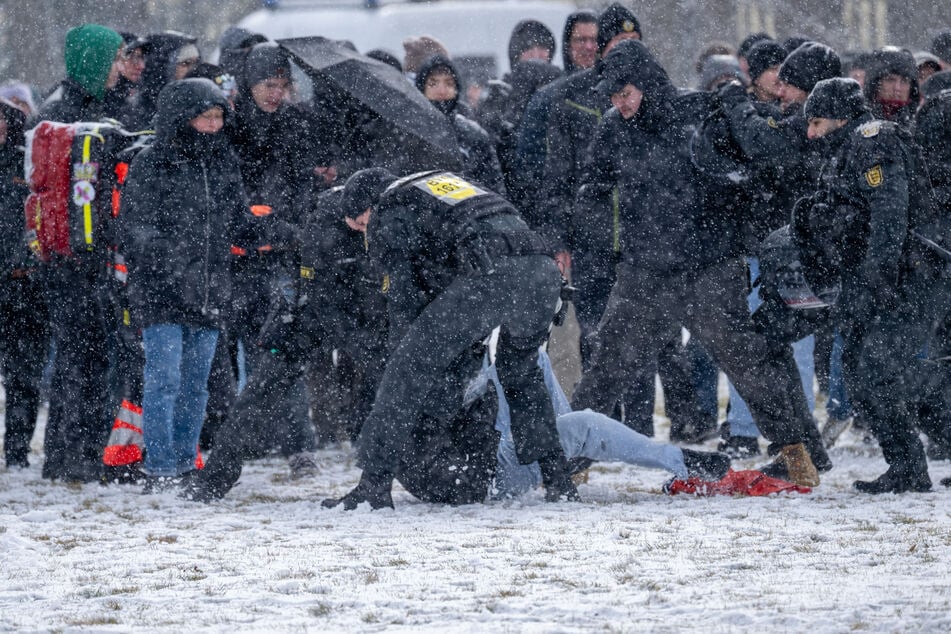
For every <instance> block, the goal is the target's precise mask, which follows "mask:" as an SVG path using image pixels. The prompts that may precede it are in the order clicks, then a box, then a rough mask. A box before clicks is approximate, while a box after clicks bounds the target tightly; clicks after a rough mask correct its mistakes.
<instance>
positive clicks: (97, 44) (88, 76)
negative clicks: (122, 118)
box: [64, 24, 123, 101]
mask: <svg viewBox="0 0 951 634" xmlns="http://www.w3.org/2000/svg"><path fill="white" fill-rule="evenodd" d="M122 44H123V40H122V36H121V35H119V34H118V33H116V32H115V31H113V30H112V29H110V28H108V27H105V26H101V25H99V24H84V25H82V26H77V27H76V28H74V29H70V30H69V32H68V33H66V49H65V51H64V59H65V62H66V75H67V76H68V77H69V78H70V79H72V80H73V81H75V82H76V83H77V84H79V85H80V86H82V88H83V90H85V91H86V92H88V93H89V94H90V95H92V96H93V97H95V98H96V99H98V100H99V101H102V99H103V98H104V97H105V95H106V81H107V80H108V79H109V71H110V70H111V69H112V62H113V61H115V59H116V53H118V52H119V47H120V46H122Z"/></svg>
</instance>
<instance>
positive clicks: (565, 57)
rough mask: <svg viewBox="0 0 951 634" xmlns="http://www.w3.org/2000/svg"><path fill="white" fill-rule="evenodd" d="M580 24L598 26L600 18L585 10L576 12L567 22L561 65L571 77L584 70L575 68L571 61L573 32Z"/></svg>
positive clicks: (562, 35)
mask: <svg viewBox="0 0 951 634" xmlns="http://www.w3.org/2000/svg"><path fill="white" fill-rule="evenodd" d="M578 22H589V23H591V24H597V23H598V16H597V15H595V13H594V12H593V11H589V10H588V9H583V10H581V11H575V12H574V13H572V14H571V15H569V16H568V19H567V20H565V29H564V30H563V31H562V32H561V64H562V67H563V68H564V69H565V74H566V75H571V74H572V73H575V72H577V71H579V70H583V69H581V68H578V67H577V66H575V64H574V62H572V61H571V32H572V31H574V30H575V25H576V24H577V23H578Z"/></svg>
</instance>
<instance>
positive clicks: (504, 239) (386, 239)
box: [324, 168, 578, 510]
mask: <svg viewBox="0 0 951 634" xmlns="http://www.w3.org/2000/svg"><path fill="white" fill-rule="evenodd" d="M342 206H343V211H344V215H345V216H346V218H347V223H348V225H351V226H354V227H360V228H363V227H366V229H367V240H368V243H369V246H370V253H371V257H373V258H375V259H377V260H378V261H379V262H380V264H381V266H382V269H383V270H384V271H386V274H387V277H386V280H385V282H384V289H385V291H386V294H387V299H388V311H389V327H390V342H391V355H390V359H389V362H388V364H387V367H386V370H385V371H384V373H383V377H382V379H381V381H380V387H379V389H378V391H377V397H376V401H375V402H374V404H373V409H372V411H371V412H370V415H369V416H368V417H367V419H366V421H365V422H364V424H363V428H362V430H361V433H360V439H359V461H360V466H361V467H362V469H363V474H362V476H361V479H360V483H359V484H358V485H357V486H356V488H354V489H353V490H352V491H351V492H350V493H348V494H347V495H346V496H344V497H342V498H338V499H331V500H325V501H324V506H327V507H333V506H337V505H339V504H341V503H342V504H343V505H344V508H345V509H347V510H350V509H354V508H356V507H357V506H358V505H359V504H361V503H363V502H369V504H370V506H371V507H372V508H382V507H386V506H392V505H393V501H392V498H391V495H390V489H391V487H392V482H393V479H394V477H395V476H396V475H397V474H398V473H399V472H400V468H401V457H402V456H403V455H404V454H405V453H406V452H407V449H408V447H407V443H408V442H409V440H410V437H411V430H412V426H413V425H414V421H416V420H417V418H418V414H419V412H420V411H422V410H423V409H424V408H425V407H426V405H427V403H426V398H427V395H428V394H430V392H432V390H433V388H434V387H436V386H437V385H438V384H439V382H440V381H441V379H442V376H443V374H444V373H445V371H446V369H447V368H448V367H449V366H450V365H451V363H452V362H453V361H454V360H455V359H457V358H458V357H459V356H460V355H461V354H462V353H464V352H465V351H466V350H467V349H469V348H470V347H471V346H472V345H473V344H474V343H476V342H479V341H481V340H483V339H484V338H485V337H486V336H488V334H489V333H490V332H491V331H492V330H493V329H494V328H495V327H497V326H501V334H500V337H499V344H498V355H497V360H496V366H497V370H498V373H499V377H500V379H501V381H502V385H503V386H504V387H505V395H506V398H507V400H508V402H509V404H510V407H511V412H512V431H513V435H514V439H515V446H516V451H517V453H518V457H519V460H520V461H521V462H523V463H530V462H534V461H538V463H539V466H540V467H541V469H542V475H543V481H544V485H545V488H546V499H548V500H552V501H555V500H559V499H562V498H566V499H571V500H574V499H577V495H578V494H577V491H576V490H575V487H574V484H573V483H572V482H571V480H570V478H569V476H568V465H567V462H566V460H565V456H564V452H563V450H562V448H561V445H560V444H559V442H558V435H557V431H556V428H555V415H554V411H553V410H552V406H551V402H550V400H549V398H548V394H547V393H546V390H545V384H544V378H543V376H542V372H541V370H540V369H539V368H538V365H537V360H538V346H539V345H541V344H542V343H544V342H545V340H546V339H547V337H548V329H549V326H550V324H551V321H552V316H553V315H554V314H555V311H556V310H557V306H558V302H559V290H560V285H561V277H560V275H559V273H558V269H557V267H556V265H555V263H554V261H553V259H552V257H551V254H550V252H548V250H547V248H546V246H545V244H544V242H543V241H542V239H541V238H540V237H539V236H538V235H536V234H535V233H534V232H532V231H531V230H530V229H529V228H528V226H527V225H526V224H525V222H524V221H523V220H522V218H521V217H520V216H519V215H518V212H517V211H516V209H515V208H514V207H513V206H512V205H511V204H510V203H509V202H508V201H507V200H505V199H504V198H502V197H501V196H499V195H498V194H495V193H494V192H491V191H487V190H485V189H482V188H481V187H479V186H476V185H474V184H472V183H469V182H467V181H466V180H464V179H463V178H461V177H459V176H457V175H456V174H453V173H451V172H444V171H433V172H424V173H420V174H415V175H412V176H408V177H405V178H403V179H401V180H399V181H397V180H396V177H395V176H393V175H392V174H390V173H389V172H387V171H386V170H383V169H380V168H372V169H368V170H361V171H360V172H357V173H356V174H354V175H353V176H352V177H351V178H350V179H349V180H348V181H347V185H346V187H345V189H344V195H343V205H342Z"/></svg>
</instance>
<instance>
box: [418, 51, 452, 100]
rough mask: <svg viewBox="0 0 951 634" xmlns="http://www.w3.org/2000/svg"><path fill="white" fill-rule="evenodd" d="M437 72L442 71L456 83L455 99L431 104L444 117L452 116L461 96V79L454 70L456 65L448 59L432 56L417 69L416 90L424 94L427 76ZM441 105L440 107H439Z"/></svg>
mask: <svg viewBox="0 0 951 634" xmlns="http://www.w3.org/2000/svg"><path fill="white" fill-rule="evenodd" d="M437 70H444V71H446V72H448V73H449V74H450V75H452V78H453V80H454V81H455V82H456V98H455V99H449V100H447V101H443V102H438V101H433V102H431V103H432V104H433V105H434V106H436V108H437V109H439V111H440V112H442V113H443V114H445V115H450V114H453V113H454V112H455V111H456V105H457V104H458V103H459V96H460V95H461V94H462V88H463V87H462V79H461V78H460V77H459V71H457V70H456V65H455V64H453V63H452V60H450V59H449V58H448V57H444V56H442V55H433V56H432V57H430V58H429V59H427V60H426V61H425V62H423V65H422V66H420V67H419V70H418V71H417V72H416V89H417V90H419V92H421V93H425V92H426V80H427V79H429V76H430V75H432V74H433V73H434V72H435V71H437ZM440 104H441V105H440Z"/></svg>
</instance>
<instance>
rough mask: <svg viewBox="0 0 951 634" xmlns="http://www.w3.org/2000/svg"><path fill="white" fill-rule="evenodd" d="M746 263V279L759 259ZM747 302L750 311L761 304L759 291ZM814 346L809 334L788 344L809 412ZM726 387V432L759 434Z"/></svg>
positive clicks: (812, 403) (755, 272)
mask: <svg viewBox="0 0 951 634" xmlns="http://www.w3.org/2000/svg"><path fill="white" fill-rule="evenodd" d="M747 263H748V264H749V267H750V279H751V280H753V281H755V280H756V278H757V277H759V260H758V259H757V258H747ZM747 301H748V302H749V305H750V312H751V313H752V312H753V311H754V310H756V309H757V307H759V305H760V304H761V303H763V302H762V300H761V299H760V297H759V293H758V292H757V291H755V290H754V291H753V292H752V293H750V294H749V297H748V298H747ZM815 345H816V338H815V337H814V336H812V335H810V336H808V337H806V338H805V339H800V340H799V341H797V342H796V343H794V344H793V345H792V347H793V358H794V359H795V360H796V368H798V370H799V380H800V382H801V383H802V389H803V391H804V392H805V393H806V403H807V404H808V405H809V411H810V412H812V411H813V410H815V409H816V394H815V392H814V391H813V389H812V382H813V381H814V380H815V376H816V365H815V357H814V356H813V350H814V349H815ZM729 388H730V409H729V412H728V414H727V422H728V423H730V435H731V436H747V437H750V438H756V437H757V436H759V429H757V428H756V423H755V422H754V421H753V415H752V414H751V413H750V409H749V408H748V407H747V406H746V403H744V402H743V398H742V397H741V396H740V394H739V392H737V391H736V388H735V387H733V383H729Z"/></svg>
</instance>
